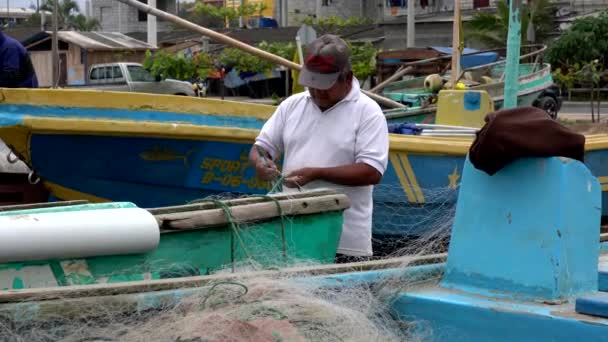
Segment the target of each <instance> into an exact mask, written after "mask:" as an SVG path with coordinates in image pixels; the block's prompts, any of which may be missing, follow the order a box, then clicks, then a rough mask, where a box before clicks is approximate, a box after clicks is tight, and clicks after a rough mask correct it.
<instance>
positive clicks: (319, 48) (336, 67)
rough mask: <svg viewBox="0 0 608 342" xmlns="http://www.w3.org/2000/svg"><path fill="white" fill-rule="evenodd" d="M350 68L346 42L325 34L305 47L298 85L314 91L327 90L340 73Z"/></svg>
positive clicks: (348, 50)
mask: <svg viewBox="0 0 608 342" xmlns="http://www.w3.org/2000/svg"><path fill="white" fill-rule="evenodd" d="M350 68H351V67H350V49H349V48H348V45H347V44H346V42H345V41H344V40H342V38H340V37H338V36H335V35H331V34H326V35H323V36H321V37H319V38H317V39H315V40H314V41H313V42H312V43H310V44H309V45H308V46H307V48H306V57H305V58H304V65H303V66H302V71H301V72H300V76H299V77H298V83H299V84H300V85H302V86H305V87H309V88H314V89H322V90H325V89H329V88H331V87H332V86H333V85H334V84H335V83H336V81H337V80H338V77H339V76H340V73H342V72H344V71H345V70H350Z"/></svg>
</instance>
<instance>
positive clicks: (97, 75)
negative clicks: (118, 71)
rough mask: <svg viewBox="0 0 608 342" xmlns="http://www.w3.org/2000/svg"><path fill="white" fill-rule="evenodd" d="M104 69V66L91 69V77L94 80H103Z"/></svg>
mask: <svg viewBox="0 0 608 342" xmlns="http://www.w3.org/2000/svg"><path fill="white" fill-rule="evenodd" d="M102 70H103V68H93V70H91V79H92V80H102V79H103V78H104V76H105V74H104V72H103V71H102Z"/></svg>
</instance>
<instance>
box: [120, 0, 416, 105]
mask: <svg viewBox="0 0 608 342" xmlns="http://www.w3.org/2000/svg"><path fill="white" fill-rule="evenodd" d="M118 1H120V2H122V3H125V4H127V5H129V6H133V7H135V8H137V9H138V10H140V11H142V12H145V13H147V14H150V15H153V16H156V17H159V18H163V19H165V20H167V21H170V22H172V23H174V24H176V25H178V26H181V27H184V28H187V29H189V30H192V31H195V32H199V33H200V34H202V35H205V36H207V37H209V38H212V39H214V40H216V41H218V42H221V43H224V44H226V45H230V46H232V47H235V48H237V49H241V50H243V51H245V52H249V53H250V54H252V55H254V56H258V57H260V58H264V59H267V60H269V61H271V62H273V63H276V64H279V65H282V66H284V67H287V68H289V69H292V70H296V71H300V70H301V69H302V67H301V66H300V65H299V64H296V63H294V62H292V61H290V60H287V59H285V58H283V57H281V56H277V55H274V54H272V53H269V52H267V51H264V50H261V49H258V48H256V47H253V46H251V45H248V44H245V43H243V42H241V41H239V40H236V39H234V38H230V37H229V36H227V35H224V34H221V33H219V32H215V31H212V30H210V29H208V28H205V27H203V26H200V25H196V24H194V23H192V22H190V21H188V20H185V19H182V18H180V17H178V16H175V15H173V14H169V13H167V12H164V11H161V10H159V9H156V8H153V7H150V6H148V5H146V4H144V3H141V2H139V1H137V0H118ZM361 91H362V92H363V93H364V94H366V95H367V96H369V97H371V98H372V99H374V100H375V101H376V102H378V103H380V104H382V105H384V106H387V107H391V108H405V105H403V104H401V103H399V102H395V101H393V100H391V99H387V98H386V97H382V96H380V95H377V94H373V93H370V92H369V91H365V90H363V89H361Z"/></svg>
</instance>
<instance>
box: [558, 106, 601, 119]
mask: <svg viewBox="0 0 608 342" xmlns="http://www.w3.org/2000/svg"><path fill="white" fill-rule="evenodd" d="M596 114H597V113H596ZM558 117H559V118H561V119H566V120H576V121H582V120H589V121H591V104H590V103H588V102H564V104H563V105H562V109H561V110H560V111H559V115H558ZM600 117H601V119H602V121H608V102H602V103H601V105H600Z"/></svg>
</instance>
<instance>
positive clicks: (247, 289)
mask: <svg viewBox="0 0 608 342" xmlns="http://www.w3.org/2000/svg"><path fill="white" fill-rule="evenodd" d="M220 285H234V286H239V287H241V288H243V290H244V292H243V293H241V294H240V295H239V296H238V297H237V298H240V297H243V296H244V295H246V294H247V293H248V292H249V288H248V287H247V285H245V284H241V283H238V282H236V281H220V282H217V283H215V284H213V286H211V288H210V289H209V292H207V295H206V296H205V298H204V299H203V301H202V302H201V309H202V310H204V309H205V306H206V304H207V301H208V300H209V298H211V296H213V292H214V290H215V288H216V287H218V286H220Z"/></svg>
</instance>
